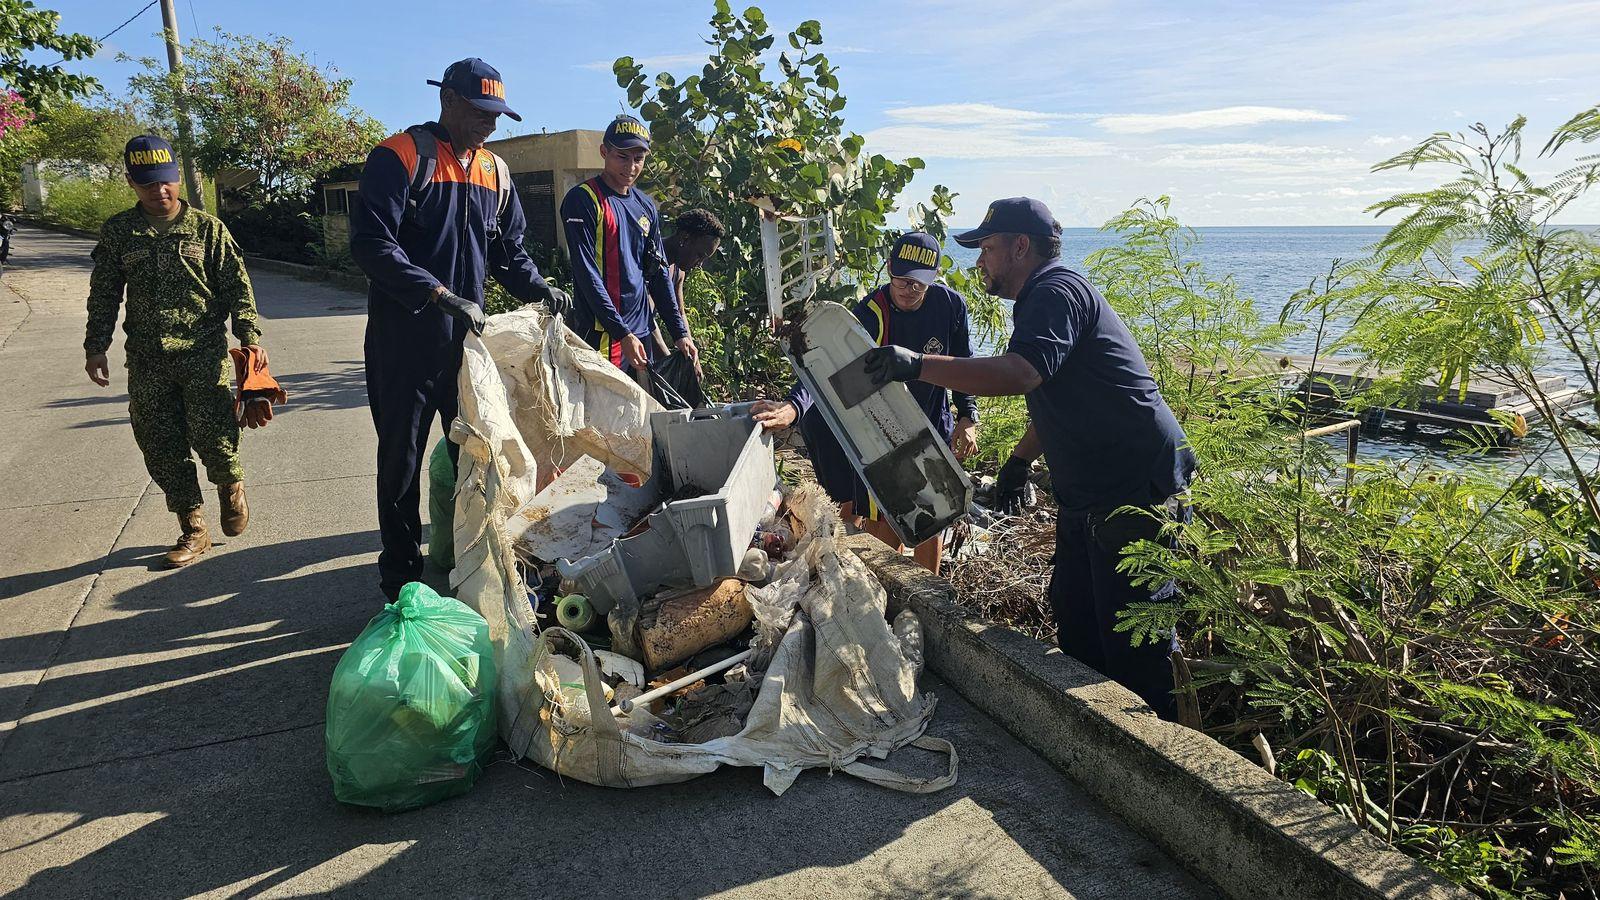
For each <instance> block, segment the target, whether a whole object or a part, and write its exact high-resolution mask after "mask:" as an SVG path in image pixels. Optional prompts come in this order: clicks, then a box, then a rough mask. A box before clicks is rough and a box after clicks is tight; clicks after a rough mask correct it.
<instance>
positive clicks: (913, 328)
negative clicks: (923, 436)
mask: <svg viewBox="0 0 1600 900" xmlns="http://www.w3.org/2000/svg"><path fill="white" fill-rule="evenodd" d="M939 256H940V251H939V242H938V241H936V240H934V239H933V236H932V235H930V234H925V233H923V232H920V231H913V232H910V233H907V234H905V235H902V236H901V237H900V239H899V240H897V241H895V243H894V246H893V247H892V248H890V250H889V281H888V283H887V284H883V285H879V286H878V287H877V288H875V289H874V290H872V291H871V292H870V293H868V294H867V296H866V298H865V299H863V300H861V301H860V302H859V303H857V304H856V306H855V314H856V318H857V319H859V320H860V321H861V327H863V328H865V329H866V330H867V334H869V335H871V336H872V339H873V340H874V341H876V342H877V343H878V345H879V346H880V347H886V346H890V345H893V346H897V347H904V348H908V349H910V350H914V351H917V352H921V353H933V354H938V355H941V356H951V357H956V358H966V357H970V356H971V355H972V338H971V325H970V322H969V320H968V316H967V301H966V299H965V298H963V297H962V296H961V295H960V294H958V293H956V292H955V291H953V290H951V289H950V288H948V287H945V286H944V285H942V284H939V283H937V280H936V279H938V277H939ZM909 387H910V389H911V396H912V397H915V398H916V400H917V403H918V404H919V405H921V406H922V411H923V412H924V413H925V414H926V415H927V416H928V421H929V422H931V423H932V424H933V429H934V431H936V432H937V433H938V434H939V436H940V437H941V438H943V439H944V441H945V443H947V444H949V445H950V446H951V448H952V449H953V450H955V454H956V458H957V459H966V458H967V457H968V456H970V455H972V454H973V453H975V452H977V449H978V437H977V426H978V401H977V398H975V397H972V396H971V395H968V394H963V393H960V392H956V393H955V394H954V397H952V396H951V392H949V391H947V390H945V389H944V388H943V387H940V386H939V385H936V384H929V383H927V382H921V381H919V382H913V383H912V384H910V385H909ZM952 400H954V406H955V411H954V412H952V411H951V401H952ZM751 413H752V414H753V415H754V416H755V418H756V420H757V421H759V422H761V424H762V425H763V426H765V427H766V428H768V429H769V430H770V429H778V428H787V427H789V426H790V425H792V424H794V422H795V420H796V419H797V418H798V419H800V421H801V429H802V433H803V434H804V435H805V439H806V447H807V448H808V449H809V450H810V451H811V460H812V465H813V467H814V468H815V469H816V472H817V481H818V483H820V484H821V485H822V486H823V488H824V489H825V490H827V491H828V494H829V496H831V497H833V498H834V499H835V500H836V501H839V502H840V503H841V504H842V506H841V508H840V514H841V515H843V516H844V517H845V518H846V519H850V518H853V517H854V516H857V515H859V516H861V517H862V523H861V525H862V527H863V528H864V529H866V530H867V531H869V532H871V533H872V534H873V535H874V536H876V537H877V538H879V539H880V540H882V541H883V542H884V543H886V544H888V545H889V546H891V547H894V548H896V549H899V547H900V539H899V538H898V537H897V536H896V535H895V533H894V530H893V529H892V528H890V527H889V525H888V523H887V522H885V521H884V520H883V516H882V512H881V511H880V510H879V509H878V507H877V504H876V503H874V502H873V501H872V496H871V494H869V493H868V492H867V487H866V485H865V484H863V483H862V482H861V480H860V479H859V478H857V477H856V475H855V470H854V469H852V468H851V467H850V463H849V461H848V460H846V459H845V457H844V451H843V450H842V449H841V448H840V447H839V445H838V441H837V439H835V438H834V437H833V435H832V433H831V432H829V431H828V428H827V425H826V424H825V423H823V422H822V421H821V416H820V414H818V413H816V412H814V411H813V409H812V404H811V397H810V395H809V394H808V393H807V392H806V390H805V388H804V387H802V386H800V385H799V384H796V385H795V386H794V387H793V388H792V389H790V391H789V395H788V397H786V398H785V399H784V401H783V402H781V403H779V402H773V401H770V400H763V401H760V402H758V403H757V404H756V405H755V406H753V407H752V408H751ZM913 552H914V554H915V556H916V560H917V562H919V563H921V564H922V565H923V566H924V567H926V568H927V569H928V570H929V571H931V572H935V573H937V572H938V571H939V560H940V558H941V557H942V556H943V555H944V539H943V537H932V538H929V539H928V540H926V541H924V542H922V544H920V545H918V546H917V548H916V549H915V550H914V551H913Z"/></svg>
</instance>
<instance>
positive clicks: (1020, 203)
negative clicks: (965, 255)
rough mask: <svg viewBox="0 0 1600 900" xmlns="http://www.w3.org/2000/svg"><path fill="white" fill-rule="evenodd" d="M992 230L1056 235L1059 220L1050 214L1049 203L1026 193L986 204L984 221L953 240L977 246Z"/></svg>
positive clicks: (999, 232) (995, 232) (962, 244)
mask: <svg viewBox="0 0 1600 900" xmlns="http://www.w3.org/2000/svg"><path fill="white" fill-rule="evenodd" d="M991 234H1037V235H1043V236H1045V237H1057V236H1059V235H1060V234H1061V223H1060V222H1057V221H1056V217H1055V216H1052V215H1050V207H1048V206H1045V205H1044V204H1043V203H1040V202H1039V201H1038V200H1034V199H1032V198H1029V197H1008V198H1006V199H1004V200H996V201H994V202H993V203H991V204H989V212H988V213H986V214H985V215H984V217H983V224H982V225H979V226H978V227H977V228H974V229H972V230H971V231H965V232H962V233H961V234H958V235H956V243H958V244H960V245H961V246H963V247H976V246H978V244H979V243H980V242H981V241H982V240H983V239H984V238H986V237H988V236H989V235H991Z"/></svg>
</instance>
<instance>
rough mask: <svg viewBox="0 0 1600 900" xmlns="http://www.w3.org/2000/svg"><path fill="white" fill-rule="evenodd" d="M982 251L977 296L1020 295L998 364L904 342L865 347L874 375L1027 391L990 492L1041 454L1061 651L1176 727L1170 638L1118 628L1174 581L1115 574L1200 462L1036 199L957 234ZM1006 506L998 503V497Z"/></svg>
mask: <svg viewBox="0 0 1600 900" xmlns="http://www.w3.org/2000/svg"><path fill="white" fill-rule="evenodd" d="M956 241H957V242H958V243H960V244H961V245H962V246H964V247H978V248H980V252H979V256H978V267H979V268H980V269H982V270H983V278H984V288H985V289H986V290H988V291H989V292H990V293H991V294H994V295H995V296H998V297H1003V298H1008V299H1012V300H1015V301H1016V303H1015V306H1014V307H1013V309H1012V317H1013V320H1014V328H1013V331H1012V335H1011V341H1010V343H1009V344H1008V345H1007V346H1006V352H1005V353H1004V354H1003V355H1000V356H992V357H982V358H977V359H953V358H951V357H950V356H949V355H945V354H932V353H928V354H924V353H918V352H915V351H912V350H907V349H904V348H901V347H883V348H879V349H876V350H872V351H870V353H869V356H868V360H867V370H868V372H869V373H870V374H871V375H872V376H873V378H874V380H876V381H879V382H880V383H881V382H885V381H888V380H891V379H892V380H896V381H922V382H926V383H929V384H939V385H944V386H945V387H948V388H951V389H952V390H957V391H962V392H965V393H967V394H973V395H977V396H1004V395H1015V394H1022V395H1024V397H1025V398H1026V401H1027V405H1028V417H1029V419H1030V424H1029V426H1028V431H1027V433H1026V434H1025V435H1024V436H1023V438H1022V440H1021V441H1019V442H1018V443H1017V446H1016V448H1015V449H1014V450H1013V451H1012V455H1011V459H1010V460H1008V461H1007V462H1006V464H1005V466H1004V467H1003V468H1002V470H1001V478H1000V483H999V484H998V485H997V493H999V494H1002V495H1004V494H1010V493H1014V492H1016V491H1017V490H1019V489H1020V486H1021V484H1022V483H1023V481H1024V480H1025V479H1026V478H1027V472H1028V468H1029V466H1030V465H1031V464H1032V462H1033V460H1034V459H1036V458H1037V457H1038V456H1039V455H1040V453H1041V452H1042V453H1043V455H1044V458H1045V464H1046V465H1047V466H1049V468H1050V479H1051V483H1052V484H1053V485H1054V489H1055V495H1056V501H1057V504H1058V505H1059V507H1060V513H1059V516H1058V518H1057V520H1056V557H1055V571H1054V572H1053V573H1052V574H1051V578H1050V595H1049V596H1050V605H1051V609H1052V611H1053V613H1054V615H1055V619H1056V627H1057V629H1058V631H1059V634H1060V643H1061V649H1062V650H1063V651H1064V652H1066V653H1069V654H1071V655H1072V656H1074V657H1076V658H1077V659H1078V660H1080V661H1082V662H1084V663H1086V664H1088V665H1090V666H1092V667H1094V668H1095V669H1097V670H1099V671H1100V672H1101V673H1103V674H1105V675H1107V676H1109V677H1111V678H1113V679H1115V680H1117V681H1119V682H1121V683H1122V684H1123V685H1125V686H1127V687H1129V688H1131V689H1133V691H1134V692H1136V693H1137V694H1139V696H1140V697H1142V698H1143V699H1144V700H1145V702H1146V703H1149V704H1150V705H1151V707H1153V708H1154V709H1155V710H1156V712H1158V713H1160V714H1161V715H1162V716H1163V717H1165V718H1172V717H1173V715H1174V713H1175V704H1174V702H1173V697H1172V676H1171V667H1170V662H1169V660H1168V655H1169V654H1170V653H1171V651H1173V650H1175V649H1176V648H1177V641H1176V636H1169V638H1168V640H1166V641H1163V642H1153V643H1152V642H1146V643H1145V644H1144V645H1143V646H1140V647H1134V646H1132V643H1131V642H1130V641H1129V637H1128V634H1127V632H1117V631H1115V630H1114V629H1115V626H1116V623H1117V614H1118V613H1119V612H1121V611H1123V610H1125V609H1127V608H1128V606H1129V605H1130V604H1133V603H1140V602H1151V601H1159V600H1164V599H1167V598H1169V597H1170V596H1171V595H1172V592H1173V590H1174V585H1173V584H1172V583H1170V582H1169V583H1167V584H1164V585H1161V586H1159V587H1156V588H1151V587H1139V586H1136V585H1134V584H1132V583H1131V582H1130V581H1129V579H1128V576H1127V575H1125V574H1123V573H1121V572H1118V571H1116V565H1117V562H1118V560H1119V559H1120V558H1121V556H1122V551H1123V548H1125V547H1127V546H1128V545H1129V544H1131V543H1133V542H1134V541H1138V540H1154V539H1156V538H1157V537H1158V536H1159V533H1160V527H1161V526H1160V521H1159V519H1158V518H1157V517H1155V516H1151V515H1145V514H1141V513H1139V512H1133V511H1129V512H1122V513H1117V512H1116V511H1117V510H1119V509H1121V508H1122V507H1129V506H1131V507H1141V508H1144V509H1146V510H1156V509H1160V508H1162V507H1165V508H1166V512H1167V513H1168V514H1172V515H1181V514H1183V507H1182V505H1181V499H1182V495H1183V493H1184V492H1185V491H1186V490H1187V489H1188V486H1189V480H1190V478H1191V477H1192V476H1193V474H1194V469H1195V460H1194V455H1193V453H1191V452H1190V450H1189V448H1188V446H1187V439H1186V438H1185V437H1184V433H1183V429H1182V428H1181V427H1179V425H1178V421H1177V419H1176V418H1174V417H1173V415H1172V410H1170V409H1169V408H1168V407H1167V404H1166V401H1164V400H1163V399H1162V398H1161V392H1160V391H1159V390H1158V389H1157V387H1156V383H1155V379H1153V378H1152V377H1151V375H1150V369H1149V366H1148V365H1146V363H1145V360H1144V355H1143V354H1142V353H1141V352H1140V350H1139V347H1138V345H1137V344H1135V343H1134V340H1133V336H1132V335H1131V334H1130V333H1129V332H1128V329H1127V326H1126V325H1124V324H1123V322H1122V320H1121V319H1120V318H1118V317H1117V314H1116V312H1115V311H1114V310H1113V309H1112V308H1111V306H1110V305H1109V304H1108V303H1106V300H1105V298H1104V297H1102V296H1101V295H1100V292H1099V291H1097V290H1095V288H1094V286H1093V285H1091V284H1089V282H1088V281H1087V280H1086V279H1085V278H1084V277H1083V276H1082V275H1079V274H1078V273H1077V272H1074V271H1072V270H1071V269H1069V268H1067V267H1066V266H1065V265H1063V264H1062V263H1061V260H1060V253H1061V226H1060V225H1059V224H1057V223H1056V220H1055V218H1054V217H1053V216H1051V215H1050V210H1049V209H1047V208H1046V207H1045V205H1044V204H1043V203H1040V202H1039V201H1037V200H1030V199H1028V198H1026V197H1014V198H1011V199H1008V200H996V201H995V202H994V203H992V204H990V206H989V212H988V215H986V216H985V217H984V220H983V224H982V226H980V227H979V228H976V229H974V230H972V231H968V232H966V233H964V234H961V235H958V236H957V237H956ZM1002 499H1003V498H1002Z"/></svg>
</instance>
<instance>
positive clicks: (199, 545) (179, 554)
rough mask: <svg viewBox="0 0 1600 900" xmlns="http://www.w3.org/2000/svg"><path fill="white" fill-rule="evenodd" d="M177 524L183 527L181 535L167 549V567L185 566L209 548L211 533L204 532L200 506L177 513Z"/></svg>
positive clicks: (204, 527)
mask: <svg viewBox="0 0 1600 900" xmlns="http://www.w3.org/2000/svg"><path fill="white" fill-rule="evenodd" d="M178 524H179V525H181V526H182V527H183V535H182V536H180V537H179V538H178V542H177V543H176V544H173V545H172V549H171V550H168V551H167V568H169V569H177V568H181V567H183V566H187V565H188V564H189V563H192V562H194V561H195V560H197V559H199V558H200V554H202V553H204V552H206V551H207V550H210V549H211V535H209V534H207V533H206V520H205V516H204V515H203V514H202V512H201V509H200V507H195V508H194V509H191V510H189V511H188V512H186V513H178Z"/></svg>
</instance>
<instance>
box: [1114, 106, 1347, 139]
mask: <svg viewBox="0 0 1600 900" xmlns="http://www.w3.org/2000/svg"><path fill="white" fill-rule="evenodd" d="M1348 118H1349V117H1348V116H1343V115H1339V114H1338V113H1327V112H1322V111H1320V110H1315V109H1287V108H1285V107H1281V106H1225V107H1222V108H1220V109H1200V110H1195V111H1193V112H1181V113H1163V114H1157V115H1144V114H1126V115H1113V116H1102V117H1100V118H1099V119H1097V120H1095V124H1096V125H1098V126H1100V127H1101V128H1103V129H1105V130H1106V131H1109V132H1111V133H1113V134H1149V133H1150V132H1153V131H1173V130H1178V129H1201V128H1237V127H1241V126H1246V125H1262V124H1265V123H1268V122H1343V121H1345V120H1346V119H1348Z"/></svg>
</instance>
